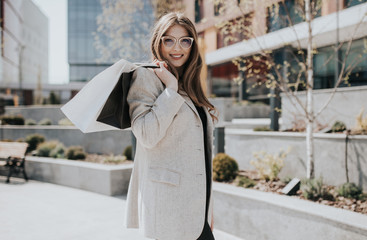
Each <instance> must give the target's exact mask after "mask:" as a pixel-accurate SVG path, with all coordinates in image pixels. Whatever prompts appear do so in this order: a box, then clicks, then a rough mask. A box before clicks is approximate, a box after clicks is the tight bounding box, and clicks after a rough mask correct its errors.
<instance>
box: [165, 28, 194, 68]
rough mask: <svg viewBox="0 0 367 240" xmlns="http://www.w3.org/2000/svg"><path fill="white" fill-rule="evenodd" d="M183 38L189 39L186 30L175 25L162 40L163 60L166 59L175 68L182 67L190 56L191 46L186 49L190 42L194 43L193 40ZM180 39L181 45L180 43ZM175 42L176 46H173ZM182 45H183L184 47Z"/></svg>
mask: <svg viewBox="0 0 367 240" xmlns="http://www.w3.org/2000/svg"><path fill="white" fill-rule="evenodd" d="M182 37H189V34H188V32H187V31H186V29H185V28H184V27H182V26H180V25H173V26H172V27H170V28H169V29H168V31H167V32H166V33H165V34H164V37H163V38H162V40H161V45H160V46H161V53H162V55H163V58H165V59H166V60H167V61H168V62H169V63H170V64H172V65H173V66H174V67H175V68H180V67H182V66H183V65H184V64H185V63H186V61H187V59H188V58H189V56H190V51H191V46H190V47H189V48H184V47H187V45H188V44H189V42H190V41H191V43H192V41H193V40H192V38H191V39H188V38H187V39H186V38H184V39H181V38H182ZM175 39H176V40H175ZM180 39H181V44H180V41H179V40H180ZM174 42H175V44H173V43H174ZM164 43H165V44H164ZM167 45H168V46H167ZM171 45H172V46H171ZM181 45H183V46H184V47H183V46H181Z"/></svg>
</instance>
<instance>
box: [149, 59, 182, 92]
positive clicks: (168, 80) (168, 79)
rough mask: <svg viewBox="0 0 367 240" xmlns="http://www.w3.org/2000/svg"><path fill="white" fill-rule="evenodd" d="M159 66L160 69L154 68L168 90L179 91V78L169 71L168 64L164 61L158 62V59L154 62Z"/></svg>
mask: <svg viewBox="0 0 367 240" xmlns="http://www.w3.org/2000/svg"><path fill="white" fill-rule="evenodd" d="M153 63H155V64H157V66H159V68H154V72H155V74H156V75H157V76H158V77H159V79H160V80H161V81H162V82H163V83H164V85H166V87H167V88H171V89H173V90H174V91H176V92H177V91H178V80H177V78H176V77H175V76H174V75H173V74H172V73H171V72H170V71H168V69H167V67H168V66H167V63H165V62H164V61H158V60H157V59H156V60H154V61H153Z"/></svg>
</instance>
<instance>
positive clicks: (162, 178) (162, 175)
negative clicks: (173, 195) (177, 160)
mask: <svg viewBox="0 0 367 240" xmlns="http://www.w3.org/2000/svg"><path fill="white" fill-rule="evenodd" d="M180 178H181V174H180V173H178V172H176V171H174V170H170V169H168V168H163V167H150V168H149V170H148V179H149V180H151V181H153V182H160V183H167V184H170V185H174V186H178V185H179V184H180Z"/></svg>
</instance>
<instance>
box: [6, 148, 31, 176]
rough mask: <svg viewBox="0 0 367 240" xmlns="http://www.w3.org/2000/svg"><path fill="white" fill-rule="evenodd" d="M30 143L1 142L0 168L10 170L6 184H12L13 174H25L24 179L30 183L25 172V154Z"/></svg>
mask: <svg viewBox="0 0 367 240" xmlns="http://www.w3.org/2000/svg"><path fill="white" fill-rule="evenodd" d="M27 147H28V143H21V142H0V166H1V165H2V166H5V167H6V168H7V169H8V171H9V172H8V178H7V179H6V182H7V183H9V182H10V177H11V175H12V174H13V173H19V172H20V171H21V172H22V173H23V176H24V179H25V180H26V181H28V177H27V174H26V172H25V166H24V165H25V164H24V162H25V154H26V151H27Z"/></svg>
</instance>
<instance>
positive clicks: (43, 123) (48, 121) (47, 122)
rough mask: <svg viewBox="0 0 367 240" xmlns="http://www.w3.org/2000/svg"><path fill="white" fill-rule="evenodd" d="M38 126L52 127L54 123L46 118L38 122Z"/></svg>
mask: <svg viewBox="0 0 367 240" xmlns="http://www.w3.org/2000/svg"><path fill="white" fill-rule="evenodd" d="M38 125H52V121H51V120H50V119H48V118H44V119H42V120H41V121H39V122H38Z"/></svg>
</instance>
